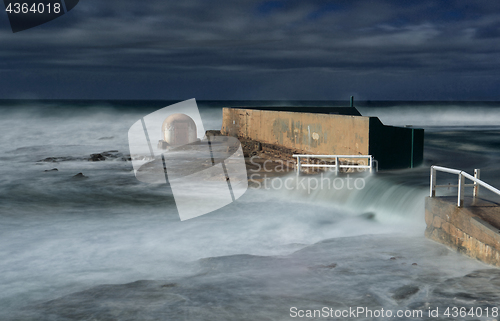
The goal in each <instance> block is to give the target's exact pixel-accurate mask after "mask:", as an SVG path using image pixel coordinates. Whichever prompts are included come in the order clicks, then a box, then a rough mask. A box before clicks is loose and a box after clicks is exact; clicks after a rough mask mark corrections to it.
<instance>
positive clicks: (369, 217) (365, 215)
mask: <svg viewBox="0 0 500 321" xmlns="http://www.w3.org/2000/svg"><path fill="white" fill-rule="evenodd" d="M359 217H361V218H364V219H365V220H374V219H375V213H373V212H366V213H363V214H361V215H360V216H359Z"/></svg>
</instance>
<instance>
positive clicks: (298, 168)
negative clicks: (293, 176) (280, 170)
mask: <svg viewBox="0 0 500 321" xmlns="http://www.w3.org/2000/svg"><path fill="white" fill-rule="evenodd" d="M293 157H296V158H297V175H298V174H299V173H300V171H301V170H302V167H335V173H336V174H337V175H338V173H339V172H340V169H341V168H367V169H369V170H370V173H371V172H372V170H373V163H374V159H373V157H372V155H306V154H294V155H293ZM311 157H314V158H334V159H335V165H327V164H302V162H301V158H311ZM340 158H367V159H368V162H369V165H358V164H355V165H340V162H339V159H340Z"/></svg>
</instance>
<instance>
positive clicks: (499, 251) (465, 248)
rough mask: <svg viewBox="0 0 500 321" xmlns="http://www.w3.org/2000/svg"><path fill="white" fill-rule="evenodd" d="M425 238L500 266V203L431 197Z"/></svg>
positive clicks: (451, 197)
mask: <svg viewBox="0 0 500 321" xmlns="http://www.w3.org/2000/svg"><path fill="white" fill-rule="evenodd" d="M425 222H426V223H427V229H426V231H425V236H426V237H428V238H430V239H432V240H434V241H437V242H440V243H443V244H445V245H447V246H449V247H452V248H454V249H456V250H457V251H458V252H460V253H463V254H465V255H467V256H470V257H472V258H475V259H478V260H480V261H482V262H484V263H487V264H491V265H495V266H498V267H500V204H498V203H495V202H492V201H488V200H484V199H480V198H477V199H473V198H472V197H465V199H464V206H463V207H461V208H459V207H457V197H456V196H447V197H433V198H430V197H427V198H426V200H425Z"/></svg>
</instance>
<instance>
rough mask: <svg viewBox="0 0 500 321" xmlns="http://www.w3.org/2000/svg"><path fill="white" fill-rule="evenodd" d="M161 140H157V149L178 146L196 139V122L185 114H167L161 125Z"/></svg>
mask: <svg viewBox="0 0 500 321" xmlns="http://www.w3.org/2000/svg"><path fill="white" fill-rule="evenodd" d="M161 133H162V138H163V139H162V140H160V141H158V148H159V149H166V148H167V147H168V146H180V145H186V144H191V143H194V142H197V141H198V138H197V136H196V123H195V122H194V120H193V119H192V118H191V117H189V116H188V115H185V114H180V113H177V114H173V115H170V116H168V117H167V118H166V119H165V120H164V121H163V124H162V126H161Z"/></svg>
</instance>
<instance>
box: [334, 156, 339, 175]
mask: <svg viewBox="0 0 500 321" xmlns="http://www.w3.org/2000/svg"><path fill="white" fill-rule="evenodd" d="M339 172H340V164H339V158H338V157H335V175H339Z"/></svg>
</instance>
